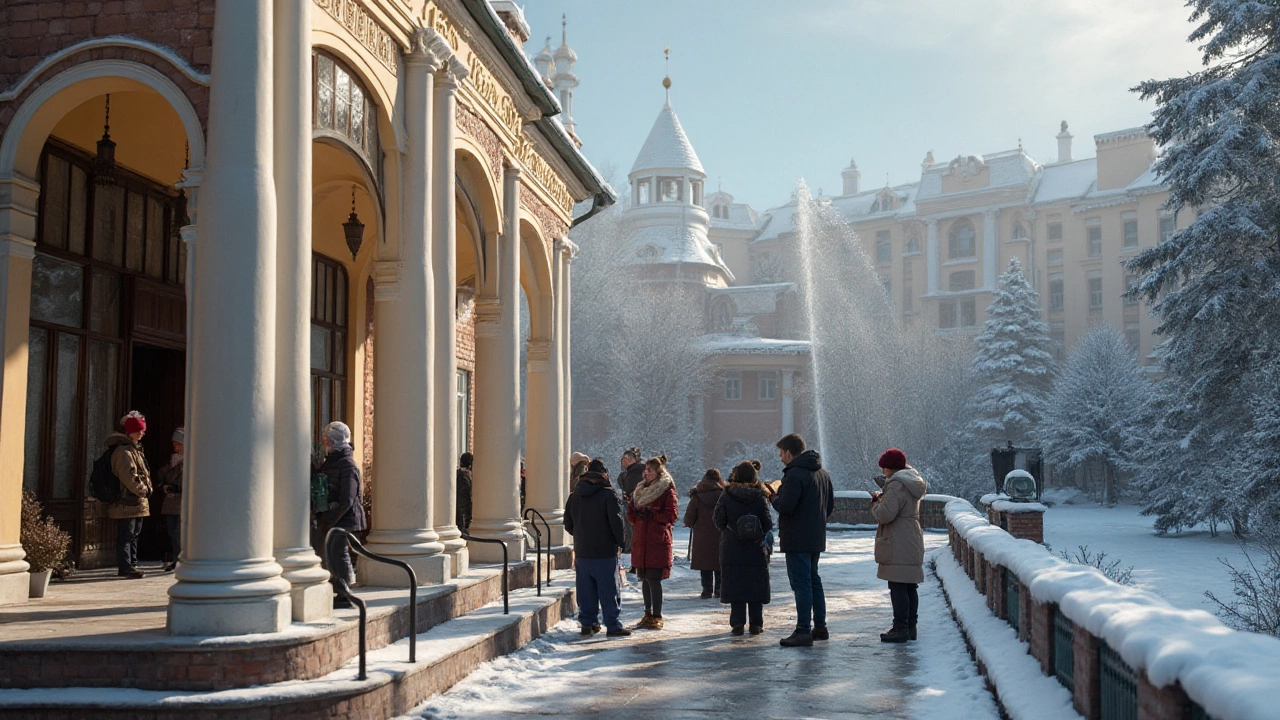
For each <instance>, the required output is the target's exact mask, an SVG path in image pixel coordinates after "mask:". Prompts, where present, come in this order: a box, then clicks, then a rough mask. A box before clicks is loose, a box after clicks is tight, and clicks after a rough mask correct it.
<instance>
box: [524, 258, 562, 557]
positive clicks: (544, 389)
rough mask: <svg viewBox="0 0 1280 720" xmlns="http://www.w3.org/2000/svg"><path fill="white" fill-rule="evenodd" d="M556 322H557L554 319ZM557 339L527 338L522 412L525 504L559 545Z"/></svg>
mask: <svg viewBox="0 0 1280 720" xmlns="http://www.w3.org/2000/svg"><path fill="white" fill-rule="evenodd" d="M557 274H559V273H557ZM555 324H558V323H554V322H553V325H555ZM556 343H557V341H556V340H553V339H547V338H541V339H536V340H535V339H530V340H529V342H528V345H527V348H528V352H527V354H526V357H527V359H528V372H529V375H528V384H527V388H528V393H529V397H528V398H527V399H526V405H525V408H526V409H525V416H526V417H527V418H528V421H529V424H528V427H526V428H525V441H524V444H525V467H526V470H527V474H528V479H527V481H526V485H527V487H526V491H525V504H526V505H527V506H528V507H531V508H533V509H535V510H537V511H538V512H540V513H542V516H543V518H545V519H546V521H547V525H549V526H550V530H551V537H550V538H547V537H544V538H543V539H542V541H543V543H544V544H546V543H547V542H548V541H550V542H551V544H553V545H560V544H562V543H563V542H564V530H563V527H564V499H565V498H564V486H565V481H564V478H563V477H562V476H561V475H560V462H559V459H560V455H561V454H562V452H563V441H564V438H562V437H561V430H562V426H561V423H560V403H559V385H560V383H559V377H558V375H559V373H558V368H556V366H555V362H554V358H553V355H555V354H556V353H555V352H554V350H553V347H554V346H555V345H556ZM535 522H537V519H536V518H535ZM537 527H538V531H539V532H541V533H544V534H545V533H546V532H547V530H546V529H545V528H543V527H542V524H541V523H540V522H538V524H537Z"/></svg>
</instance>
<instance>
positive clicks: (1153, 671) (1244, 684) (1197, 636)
mask: <svg viewBox="0 0 1280 720" xmlns="http://www.w3.org/2000/svg"><path fill="white" fill-rule="evenodd" d="M947 522H948V523H949V524H950V525H951V526H952V527H954V528H955V529H956V531H957V532H958V533H959V534H960V536H961V537H963V538H964V539H965V541H966V542H968V543H969V545H970V546H971V547H972V548H973V549H974V550H975V551H977V552H979V553H981V554H982V556H983V557H985V558H986V560H987V561H988V562H990V563H994V564H997V565H1001V566H1003V567H1006V568H1008V569H1010V570H1012V571H1013V572H1014V573H1015V574H1016V575H1017V576H1018V578H1019V579H1020V580H1021V581H1022V583H1023V584H1024V585H1025V586H1026V587H1027V589H1028V591H1029V592H1030V593H1031V597H1033V598H1034V599H1035V600H1036V601H1037V602H1040V603H1052V604H1056V605H1058V607H1059V609H1061V611H1062V613H1063V614H1064V615H1066V616H1067V617H1068V618H1069V619H1070V620H1071V621H1072V622H1073V623H1075V624H1076V625H1078V626H1080V627H1082V628H1084V629H1085V630H1086V631H1087V632H1089V634H1091V635H1093V636H1094V637H1097V638H1099V639H1101V640H1103V641H1105V642H1106V643H1107V644H1108V645H1110V646H1111V648H1112V649H1114V650H1115V651H1116V652H1118V653H1120V656H1121V657H1122V658H1124V661H1125V662H1126V663H1128V664H1129V665H1130V666H1131V667H1133V668H1135V669H1137V670H1141V671H1145V672H1146V674H1147V679H1148V680H1150V681H1151V683H1152V684H1153V685H1155V686H1156V687H1165V686H1167V685H1169V684H1171V683H1173V682H1180V683H1181V684H1182V688H1183V689H1184V690H1185V691H1186V692H1187V695H1189V696H1190V697H1191V699H1193V700H1195V701H1196V702H1197V703H1199V704H1200V706H1201V707H1203V708H1204V709H1205V711H1207V712H1208V713H1209V714H1210V715H1212V716H1213V717H1215V718H1218V719H1219V720H1262V719H1264V718H1274V717H1275V708H1277V707H1280V683H1276V682H1275V678H1274V672H1275V668H1280V640H1278V639H1276V638H1271V637H1267V636H1264V635H1258V634H1255V633H1246V632H1237V631H1235V630H1232V629H1230V628H1228V627H1227V626H1226V625H1223V624H1222V622H1221V621H1219V620H1218V618H1216V617H1215V616H1213V615H1212V614H1210V613H1208V612H1205V611H1203V610H1182V609H1178V608H1175V607H1173V606H1172V605H1170V604H1169V603H1168V602H1167V601H1165V600H1164V599H1162V598H1160V597H1157V596H1155V595H1153V594H1151V593H1149V592H1146V591H1144V590H1139V589H1137V588H1133V587H1127V586H1124V585H1118V584H1116V583H1114V582H1112V581H1110V580H1108V579H1107V577H1106V576H1105V575H1103V574H1102V572H1100V571H1099V570H1098V569H1096V568H1093V567H1089V566H1084V565H1076V564H1072V563H1069V562H1067V561H1065V560H1061V559H1059V558H1056V557H1054V556H1053V555H1052V554H1050V552H1049V551H1048V550H1047V549H1046V548H1044V547H1043V546H1041V545H1039V544H1037V543H1034V542H1031V541H1030V540H1020V539H1017V538H1014V537H1013V536H1011V535H1009V534H1008V533H1006V532H1004V531H1003V530H1001V529H999V528H997V527H995V526H993V525H991V524H990V523H988V522H987V519H986V518H985V517H983V516H982V515H981V514H979V513H978V512H977V511H976V510H974V508H973V506H972V505H970V504H969V503H968V502H965V501H963V500H957V501H955V502H952V503H949V504H948V505H947ZM939 565H940V566H941V565H942V562H941V560H940V561H939ZM944 579H945V578H944ZM978 637H982V636H981V635H979V636H978ZM993 679H994V677H993Z"/></svg>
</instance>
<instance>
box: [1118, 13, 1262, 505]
mask: <svg viewBox="0 0 1280 720" xmlns="http://www.w3.org/2000/svg"><path fill="white" fill-rule="evenodd" d="M1188 6H1189V7H1190V8H1191V10H1192V11H1191V20H1192V21H1193V22H1196V23H1198V25H1197V27H1196V29H1195V30H1194V31H1193V32H1192V34H1191V36H1190V38H1189V39H1190V41H1191V42H1198V43H1202V45H1201V48H1202V51H1203V62H1204V66H1205V67H1204V69H1203V70H1201V71H1199V72H1196V73H1192V74H1190V75H1187V76H1185V77H1176V78H1172V79H1169V80H1158V81H1157V80H1152V81H1148V82H1145V83H1142V84H1141V85H1140V86H1139V87H1138V88H1137V91H1138V92H1140V93H1141V95H1142V97H1143V98H1144V99H1154V100H1155V101H1156V103H1157V108H1156V111H1155V116H1154V121H1153V122H1152V124H1151V125H1150V126H1149V131H1150V133H1151V136H1152V137H1153V138H1154V139H1155V140H1156V142H1158V143H1159V144H1160V145H1161V146H1162V148H1163V153H1162V156H1161V157H1160V159H1159V160H1158V161H1157V163H1156V166H1155V169H1156V171H1157V172H1159V173H1160V175H1161V176H1162V177H1163V178H1164V180H1165V182H1166V183H1167V185H1168V186H1169V202H1168V206H1167V209H1168V210H1169V211H1171V212H1179V211H1183V210H1197V211H1201V210H1202V212H1200V214H1199V215H1198V216H1197V217H1196V218H1195V220H1194V221H1193V222H1191V223H1190V224H1189V225H1188V226H1187V227H1185V228H1182V229H1180V230H1178V231H1177V232H1175V233H1174V234H1173V236H1172V237H1170V238H1168V239H1166V240H1164V241H1162V242H1161V243H1160V244H1158V245H1157V246H1156V247H1154V248H1150V249H1148V250H1146V251H1144V252H1142V253H1141V254H1139V255H1138V257H1136V258H1135V259H1134V260H1133V261H1131V262H1130V264H1129V267H1130V268H1131V269H1133V270H1135V271H1136V272H1138V273H1140V274H1142V275H1143V279H1142V281H1141V283H1140V284H1139V285H1138V287H1137V288H1136V289H1135V291H1134V294H1135V295H1141V296H1143V297H1145V298H1146V299H1147V300H1148V301H1149V302H1151V303H1152V307H1153V310H1154V312H1155V313H1156V314H1157V315H1158V316H1159V318H1160V320H1161V324H1160V326H1159V327H1158V328H1157V332H1159V333H1161V334H1163V335H1166V336H1167V337H1168V340H1167V341H1166V342H1165V343H1164V344H1163V346H1162V352H1163V356H1164V365H1165V370H1166V371H1167V373H1168V376H1169V380H1170V382H1168V383H1165V384H1164V385H1165V387H1166V388H1168V389H1169V393H1170V394H1169V396H1168V397H1166V398H1164V399H1163V401H1162V402H1163V405H1164V407H1165V408H1166V411H1165V415H1164V416H1163V417H1162V418H1160V424H1161V426H1162V429H1163V432H1162V436H1163V437H1165V438H1166V440H1167V441H1168V442H1173V443H1176V447H1166V448H1163V449H1161V448H1158V447H1156V448H1149V449H1148V452H1147V455H1148V457H1149V458H1150V459H1151V460H1152V461H1153V462H1154V463H1155V464H1153V465H1152V466H1150V467H1148V468H1147V469H1146V470H1145V471H1144V481H1145V484H1146V485H1147V486H1148V487H1150V488H1151V489H1152V490H1153V491H1156V490H1157V489H1159V488H1160V486H1161V485H1162V481H1163V484H1168V485H1172V486H1171V487H1165V488H1163V489H1159V491H1158V492H1157V495H1158V498H1155V499H1153V502H1152V504H1151V506H1150V507H1149V508H1148V510H1150V511H1152V512H1154V513H1156V514H1158V515H1160V521H1159V524H1161V525H1164V526H1166V527H1176V526H1179V525H1185V524H1189V521H1193V520H1195V519H1196V516H1197V515H1200V516H1202V517H1203V516H1204V514H1205V513H1206V512H1210V513H1211V516H1212V517H1214V518H1217V519H1222V520H1229V521H1230V522H1232V523H1233V524H1234V526H1235V528H1236V529H1237V530H1239V529H1241V528H1242V527H1244V526H1245V524H1246V523H1247V518H1248V515H1249V514H1250V513H1265V514H1270V515H1272V516H1274V515H1275V514H1276V513H1277V512H1280V505H1278V504H1277V503H1280V499H1277V494H1278V493H1277V490H1276V488H1277V484H1278V482H1280V475H1278V474H1277V468H1280V461H1278V460H1280V459H1278V458H1277V455H1280V446H1277V445H1276V444H1275V443H1274V442H1266V443H1265V445H1263V446H1259V445H1258V444H1257V443H1258V442H1259V441H1262V440H1265V439H1267V438H1272V437H1274V436H1275V432H1276V431H1275V428H1276V427H1277V423H1276V408H1277V402H1276V390H1275V389H1274V386H1273V385H1272V384H1270V378H1269V377H1268V374H1269V373H1270V372H1272V368H1274V366H1275V364H1276V363H1277V361H1278V360H1280V240H1278V239H1280V3H1277V2H1274V0H1272V1H1267V2H1260V1H1257V0H1191V2H1188ZM1193 448H1194V457H1195V458H1196V459H1197V461H1196V462H1195V463H1194V465H1193V466H1192V469H1191V470H1188V469H1187V468H1186V467H1185V466H1183V465H1180V463H1182V462H1184V461H1185V460H1186V459H1187V454H1188V450H1190V449H1193ZM1228 459H1229V460H1228ZM1246 460H1247V461H1248V464H1247V465H1243V466H1242V465H1240V463H1244V462H1245V461H1246ZM1228 462H1230V464H1231V465H1233V467H1231V469H1230V470H1229V471H1228V470H1225V469H1222V470H1218V469H1216V468H1218V467H1220V466H1222V465H1224V464H1226V463H1228ZM1180 495H1182V496H1184V497H1181V498H1180V497H1179V496H1180ZM1206 502H1212V503H1215V504H1217V505H1218V506H1219V507H1218V508H1217V509H1216V510H1213V511H1208V510H1206V509H1205V508H1204V507H1203V506H1202V504H1203V503H1206ZM1197 507H1199V510H1198V511H1197V510H1196V508H1197Z"/></svg>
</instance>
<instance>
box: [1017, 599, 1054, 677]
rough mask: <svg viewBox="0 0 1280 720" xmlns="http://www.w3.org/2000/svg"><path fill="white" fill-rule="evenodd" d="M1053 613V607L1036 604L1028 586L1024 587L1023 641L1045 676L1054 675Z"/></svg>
mask: <svg viewBox="0 0 1280 720" xmlns="http://www.w3.org/2000/svg"><path fill="white" fill-rule="evenodd" d="M1053 611H1054V607H1053V606H1052V605H1049V604H1047V603H1040V602H1036V601H1035V599H1034V598H1032V597H1031V593H1030V592H1029V591H1028V590H1027V588H1026V586H1025V585H1024V586H1023V587H1022V627H1023V629H1024V630H1023V639H1024V640H1026V641H1027V645H1028V646H1029V650H1030V652H1031V657H1033V658H1035V659H1036V660H1039V661H1040V669H1041V670H1043V671H1044V674H1045V675H1052V674H1053Z"/></svg>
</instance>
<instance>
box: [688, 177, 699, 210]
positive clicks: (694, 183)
mask: <svg viewBox="0 0 1280 720" xmlns="http://www.w3.org/2000/svg"><path fill="white" fill-rule="evenodd" d="M689 195H690V196H692V199H693V204H694V205H697V206H698V207H702V181H701V180H690V181H689Z"/></svg>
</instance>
